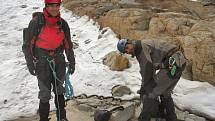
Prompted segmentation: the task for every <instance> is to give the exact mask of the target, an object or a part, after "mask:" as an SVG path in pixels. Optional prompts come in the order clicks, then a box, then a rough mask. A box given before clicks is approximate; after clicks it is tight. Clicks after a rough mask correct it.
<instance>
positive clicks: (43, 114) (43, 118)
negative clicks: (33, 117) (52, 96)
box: [39, 101, 50, 121]
mask: <svg viewBox="0 0 215 121" xmlns="http://www.w3.org/2000/svg"><path fill="white" fill-rule="evenodd" d="M49 108H50V104H49V102H45V103H43V102H41V101H40V104H39V115H40V121H49V118H48V117H49Z"/></svg>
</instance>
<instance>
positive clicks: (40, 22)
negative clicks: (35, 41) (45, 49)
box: [23, 12, 45, 44]
mask: <svg viewBox="0 0 215 121" xmlns="http://www.w3.org/2000/svg"><path fill="white" fill-rule="evenodd" d="M35 17H37V19H36V20H37V27H36V29H37V30H36V36H38V35H39V34H40V31H41V29H42V27H43V25H45V19H44V16H43V13H42V12H35V13H33V15H32V18H33V19H34V18H35ZM29 29H30V28H24V29H23V44H25V43H26V42H27V41H28V39H29Z"/></svg>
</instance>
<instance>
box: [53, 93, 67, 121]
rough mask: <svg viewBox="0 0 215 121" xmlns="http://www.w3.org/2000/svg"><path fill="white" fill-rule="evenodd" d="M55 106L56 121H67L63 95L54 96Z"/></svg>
mask: <svg viewBox="0 0 215 121" xmlns="http://www.w3.org/2000/svg"><path fill="white" fill-rule="evenodd" d="M57 96H58V97H57ZM55 106H56V108H57V111H56V116H57V121H68V119H67V118H66V110H65V99H64V95H56V96H55ZM58 106H59V107H58Z"/></svg>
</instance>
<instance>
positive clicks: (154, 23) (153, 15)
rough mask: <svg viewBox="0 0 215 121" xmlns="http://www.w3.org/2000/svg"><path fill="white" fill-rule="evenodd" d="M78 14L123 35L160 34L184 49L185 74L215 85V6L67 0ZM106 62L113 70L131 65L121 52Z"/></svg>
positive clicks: (181, 0)
mask: <svg viewBox="0 0 215 121" xmlns="http://www.w3.org/2000/svg"><path fill="white" fill-rule="evenodd" d="M199 1H201V0H199ZM64 6H65V7H66V8H68V9H70V10H72V11H73V13H75V14H77V15H81V16H82V15H88V16H89V17H90V18H92V19H94V20H96V21H97V22H98V23H99V25H101V27H110V28H111V29H112V30H113V31H114V32H115V33H116V34H118V35H119V37H121V38H129V39H134V40H144V39H149V40H150V39H151V40H153V38H158V39H162V40H166V41H168V42H171V43H174V44H178V45H180V46H181V47H182V48H183V49H184V53H185V56H186V58H187V59H188V60H189V64H188V66H187V68H186V71H184V74H183V76H184V77H185V78H187V79H190V80H192V79H193V80H200V81H207V82H210V83H211V84H214V85H215V64H214V63H215V61H214V60H215V57H214V56H215V55H214V54H215V52H214V46H215V45H214V42H215V39H214V36H215V34H214V31H215V28H214V23H215V6H214V5H213V4H209V5H207V6H206V5H205V4H203V3H202V2H191V1H190V0H144V1H143V0H134V1H128V0H82V1H80V0H64ZM104 64H105V65H107V66H109V67H110V69H111V70H123V69H125V68H128V65H129V62H128V60H127V59H124V58H123V57H122V56H119V55H117V54H115V55H114V54H113V53H109V54H108V55H107V56H106V57H105V59H104Z"/></svg>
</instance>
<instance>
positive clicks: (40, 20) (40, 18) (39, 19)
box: [32, 12, 45, 36]
mask: <svg viewBox="0 0 215 121" xmlns="http://www.w3.org/2000/svg"><path fill="white" fill-rule="evenodd" d="M35 17H37V33H36V36H38V35H39V34H40V32H41V29H42V27H43V25H45V19H44V16H43V13H42V12H35V13H33V14H32V18H35Z"/></svg>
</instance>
